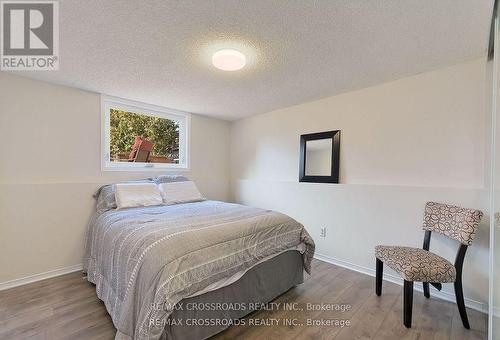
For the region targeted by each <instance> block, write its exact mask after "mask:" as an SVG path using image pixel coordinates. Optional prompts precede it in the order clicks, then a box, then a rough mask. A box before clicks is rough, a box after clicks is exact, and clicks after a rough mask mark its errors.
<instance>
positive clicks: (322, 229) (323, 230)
mask: <svg viewBox="0 0 500 340" xmlns="http://www.w3.org/2000/svg"><path fill="white" fill-rule="evenodd" d="M319 236H321V237H326V228H321V231H320V233H319Z"/></svg>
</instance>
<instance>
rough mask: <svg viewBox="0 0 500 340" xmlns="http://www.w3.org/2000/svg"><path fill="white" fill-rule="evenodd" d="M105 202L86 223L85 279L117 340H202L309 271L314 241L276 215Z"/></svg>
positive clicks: (226, 207) (215, 206)
mask: <svg viewBox="0 0 500 340" xmlns="http://www.w3.org/2000/svg"><path fill="white" fill-rule="evenodd" d="M107 195H111V194H110V193H109V190H108V192H106V190H101V191H100V192H99V194H98V196H99V197H98V203H97V209H96V212H95V213H94V215H93V216H92V218H91V221H90V223H89V228H88V231H87V236H86V245H85V256H84V271H85V272H86V273H87V278H88V280H89V281H90V282H92V283H94V284H95V285H96V291H97V295H98V297H99V298H100V299H101V300H102V301H103V302H104V304H105V306H106V309H107V311H108V313H109V314H110V316H111V318H112V320H113V323H114V325H115V327H116V328H117V334H116V339H119V340H121V339H127V340H130V339H169V340H170V339H205V338H208V337H210V336H212V335H214V334H216V333H218V332H220V331H222V330H224V329H225V328H227V327H229V326H230V325H231V324H232V323H231V321H232V320H236V319H238V318H241V317H243V316H244V315H246V314H248V313H250V312H252V311H253V310H254V309H255V308H253V307H252V306H256V305H258V303H266V302H269V301H271V300H272V299H274V298H275V297H277V296H278V295H280V294H282V293H284V292H285V291H287V290H288V289H290V288H292V287H293V286H295V285H297V284H300V283H301V282H302V280H303V271H304V270H305V271H306V272H310V263H311V259H312V256H313V254H314V242H313V240H312V239H311V237H310V236H309V234H308V233H307V231H306V230H305V229H304V227H303V226H302V225H301V224H299V223H298V222H296V221H295V220H293V219H292V218H290V217H288V216H286V215H284V214H280V213H277V212H274V211H269V210H263V209H257V208H251V207H247V206H244V205H239V204H231V203H225V202H219V201H210V200H205V201H199V202H191V203H183V204H175V205H159V206H150V207H136V208H128V209H118V210H117V209H110V208H109V206H106V203H103V202H106V198H109V196H107ZM236 305H237V306H239V308H234V306H236ZM188 306H191V307H190V308H188ZM207 306H208V307H207ZM178 320H184V321H183V322H182V321H181V322H180V323H179V321H178ZM186 320H191V323H190V324H187V322H186ZM193 321H194V323H195V324H193Z"/></svg>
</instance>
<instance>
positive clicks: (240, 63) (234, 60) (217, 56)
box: [212, 49, 247, 71]
mask: <svg viewBox="0 0 500 340" xmlns="http://www.w3.org/2000/svg"><path fill="white" fill-rule="evenodd" d="M246 63H247V59H246V57H245V55H244V54H243V53H241V52H240V51H237V50H233V49H224V50H220V51H217V52H215V53H214V55H213V56H212V64H213V65H214V66H215V67H216V68H218V69H219V70H223V71H237V70H241V69H242V68H243V67H244V66H245V64H246Z"/></svg>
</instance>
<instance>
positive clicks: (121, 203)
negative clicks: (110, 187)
mask: <svg viewBox="0 0 500 340" xmlns="http://www.w3.org/2000/svg"><path fill="white" fill-rule="evenodd" d="M115 199H116V207H117V209H123V208H131V207H147V206H150V205H160V204H162V203H163V200H162V198H161V194H160V190H159V189H158V186H157V185H156V184H155V183H119V184H116V185H115Z"/></svg>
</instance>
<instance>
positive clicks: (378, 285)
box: [375, 259, 384, 296]
mask: <svg viewBox="0 0 500 340" xmlns="http://www.w3.org/2000/svg"><path fill="white" fill-rule="evenodd" d="M383 274H384V262H382V261H381V260H379V259H377V265H376V271H375V293H376V294H377V295H378V296H380V295H382V276H383Z"/></svg>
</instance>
